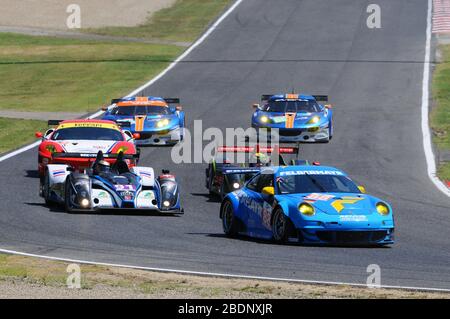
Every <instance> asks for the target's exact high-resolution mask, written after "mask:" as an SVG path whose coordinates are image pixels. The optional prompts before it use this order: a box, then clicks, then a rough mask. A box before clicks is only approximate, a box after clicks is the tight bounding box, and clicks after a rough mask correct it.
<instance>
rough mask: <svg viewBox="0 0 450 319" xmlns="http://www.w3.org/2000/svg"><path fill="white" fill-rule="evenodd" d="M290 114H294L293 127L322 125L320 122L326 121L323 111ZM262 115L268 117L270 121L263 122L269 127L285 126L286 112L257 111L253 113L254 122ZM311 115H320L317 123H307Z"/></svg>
mask: <svg viewBox="0 0 450 319" xmlns="http://www.w3.org/2000/svg"><path fill="white" fill-rule="evenodd" d="M291 114H294V116H295V119H294V127H310V126H317V125H322V124H324V123H325V122H326V117H325V116H324V113H323V112H316V113H291ZM263 115H265V116H267V117H268V118H269V119H270V122H269V123H266V124H264V126H270V127H274V128H286V119H287V115H286V113H278V112H263V111H259V112H256V113H255V115H254V117H255V119H254V120H255V122H257V123H258V118H260V117H261V116H263ZM313 116H319V117H320V121H319V122H318V123H316V124H308V121H309V120H310V119H311V118H312V117H313Z"/></svg>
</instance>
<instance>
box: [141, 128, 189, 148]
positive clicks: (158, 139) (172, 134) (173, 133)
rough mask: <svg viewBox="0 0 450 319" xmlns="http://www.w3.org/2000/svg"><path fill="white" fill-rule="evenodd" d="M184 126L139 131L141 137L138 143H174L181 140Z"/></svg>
mask: <svg viewBox="0 0 450 319" xmlns="http://www.w3.org/2000/svg"><path fill="white" fill-rule="evenodd" d="M182 130H183V129H182V128H176V129H173V130H170V131H164V132H161V131H159V132H151V131H147V132H138V133H139V134H140V135H141V138H139V139H137V140H136V145H141V146H142V145H172V144H176V143H178V142H180V141H181V139H182V135H183V134H182Z"/></svg>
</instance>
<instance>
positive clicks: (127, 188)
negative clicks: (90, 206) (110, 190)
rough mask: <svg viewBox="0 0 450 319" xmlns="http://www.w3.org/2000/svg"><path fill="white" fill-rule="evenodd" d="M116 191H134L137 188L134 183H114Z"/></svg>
mask: <svg viewBox="0 0 450 319" xmlns="http://www.w3.org/2000/svg"><path fill="white" fill-rule="evenodd" d="M114 188H115V189H116V191H134V190H136V188H135V187H134V185H114Z"/></svg>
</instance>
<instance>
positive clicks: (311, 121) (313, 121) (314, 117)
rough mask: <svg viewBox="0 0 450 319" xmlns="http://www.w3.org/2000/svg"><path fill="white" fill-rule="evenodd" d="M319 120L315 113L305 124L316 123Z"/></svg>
mask: <svg viewBox="0 0 450 319" xmlns="http://www.w3.org/2000/svg"><path fill="white" fill-rule="evenodd" d="M319 121H320V117H318V116H317V115H315V116H313V117H312V118H311V119H310V120H309V121H308V123H307V124H317V123H319Z"/></svg>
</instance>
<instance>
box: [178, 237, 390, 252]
mask: <svg viewBox="0 0 450 319" xmlns="http://www.w3.org/2000/svg"><path fill="white" fill-rule="evenodd" d="M186 234H187V235H202V236H205V237H212V238H223V239H227V240H233V241H244V242H250V243H256V244H263V245H274V246H294V247H318V248H323V249H327V248H332V249H337V248H354V249H361V248H371V249H375V248H379V249H389V248H390V246H380V245H364V244H362V245H357V244H356V245H349V244H347V245H346V244H305V243H299V242H295V241H290V242H287V243H281V244H279V243H276V242H274V241H271V240H269V239H261V238H253V237H249V236H245V235H238V236H237V237H234V238H230V237H227V236H226V235H225V234H218V233H186Z"/></svg>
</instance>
